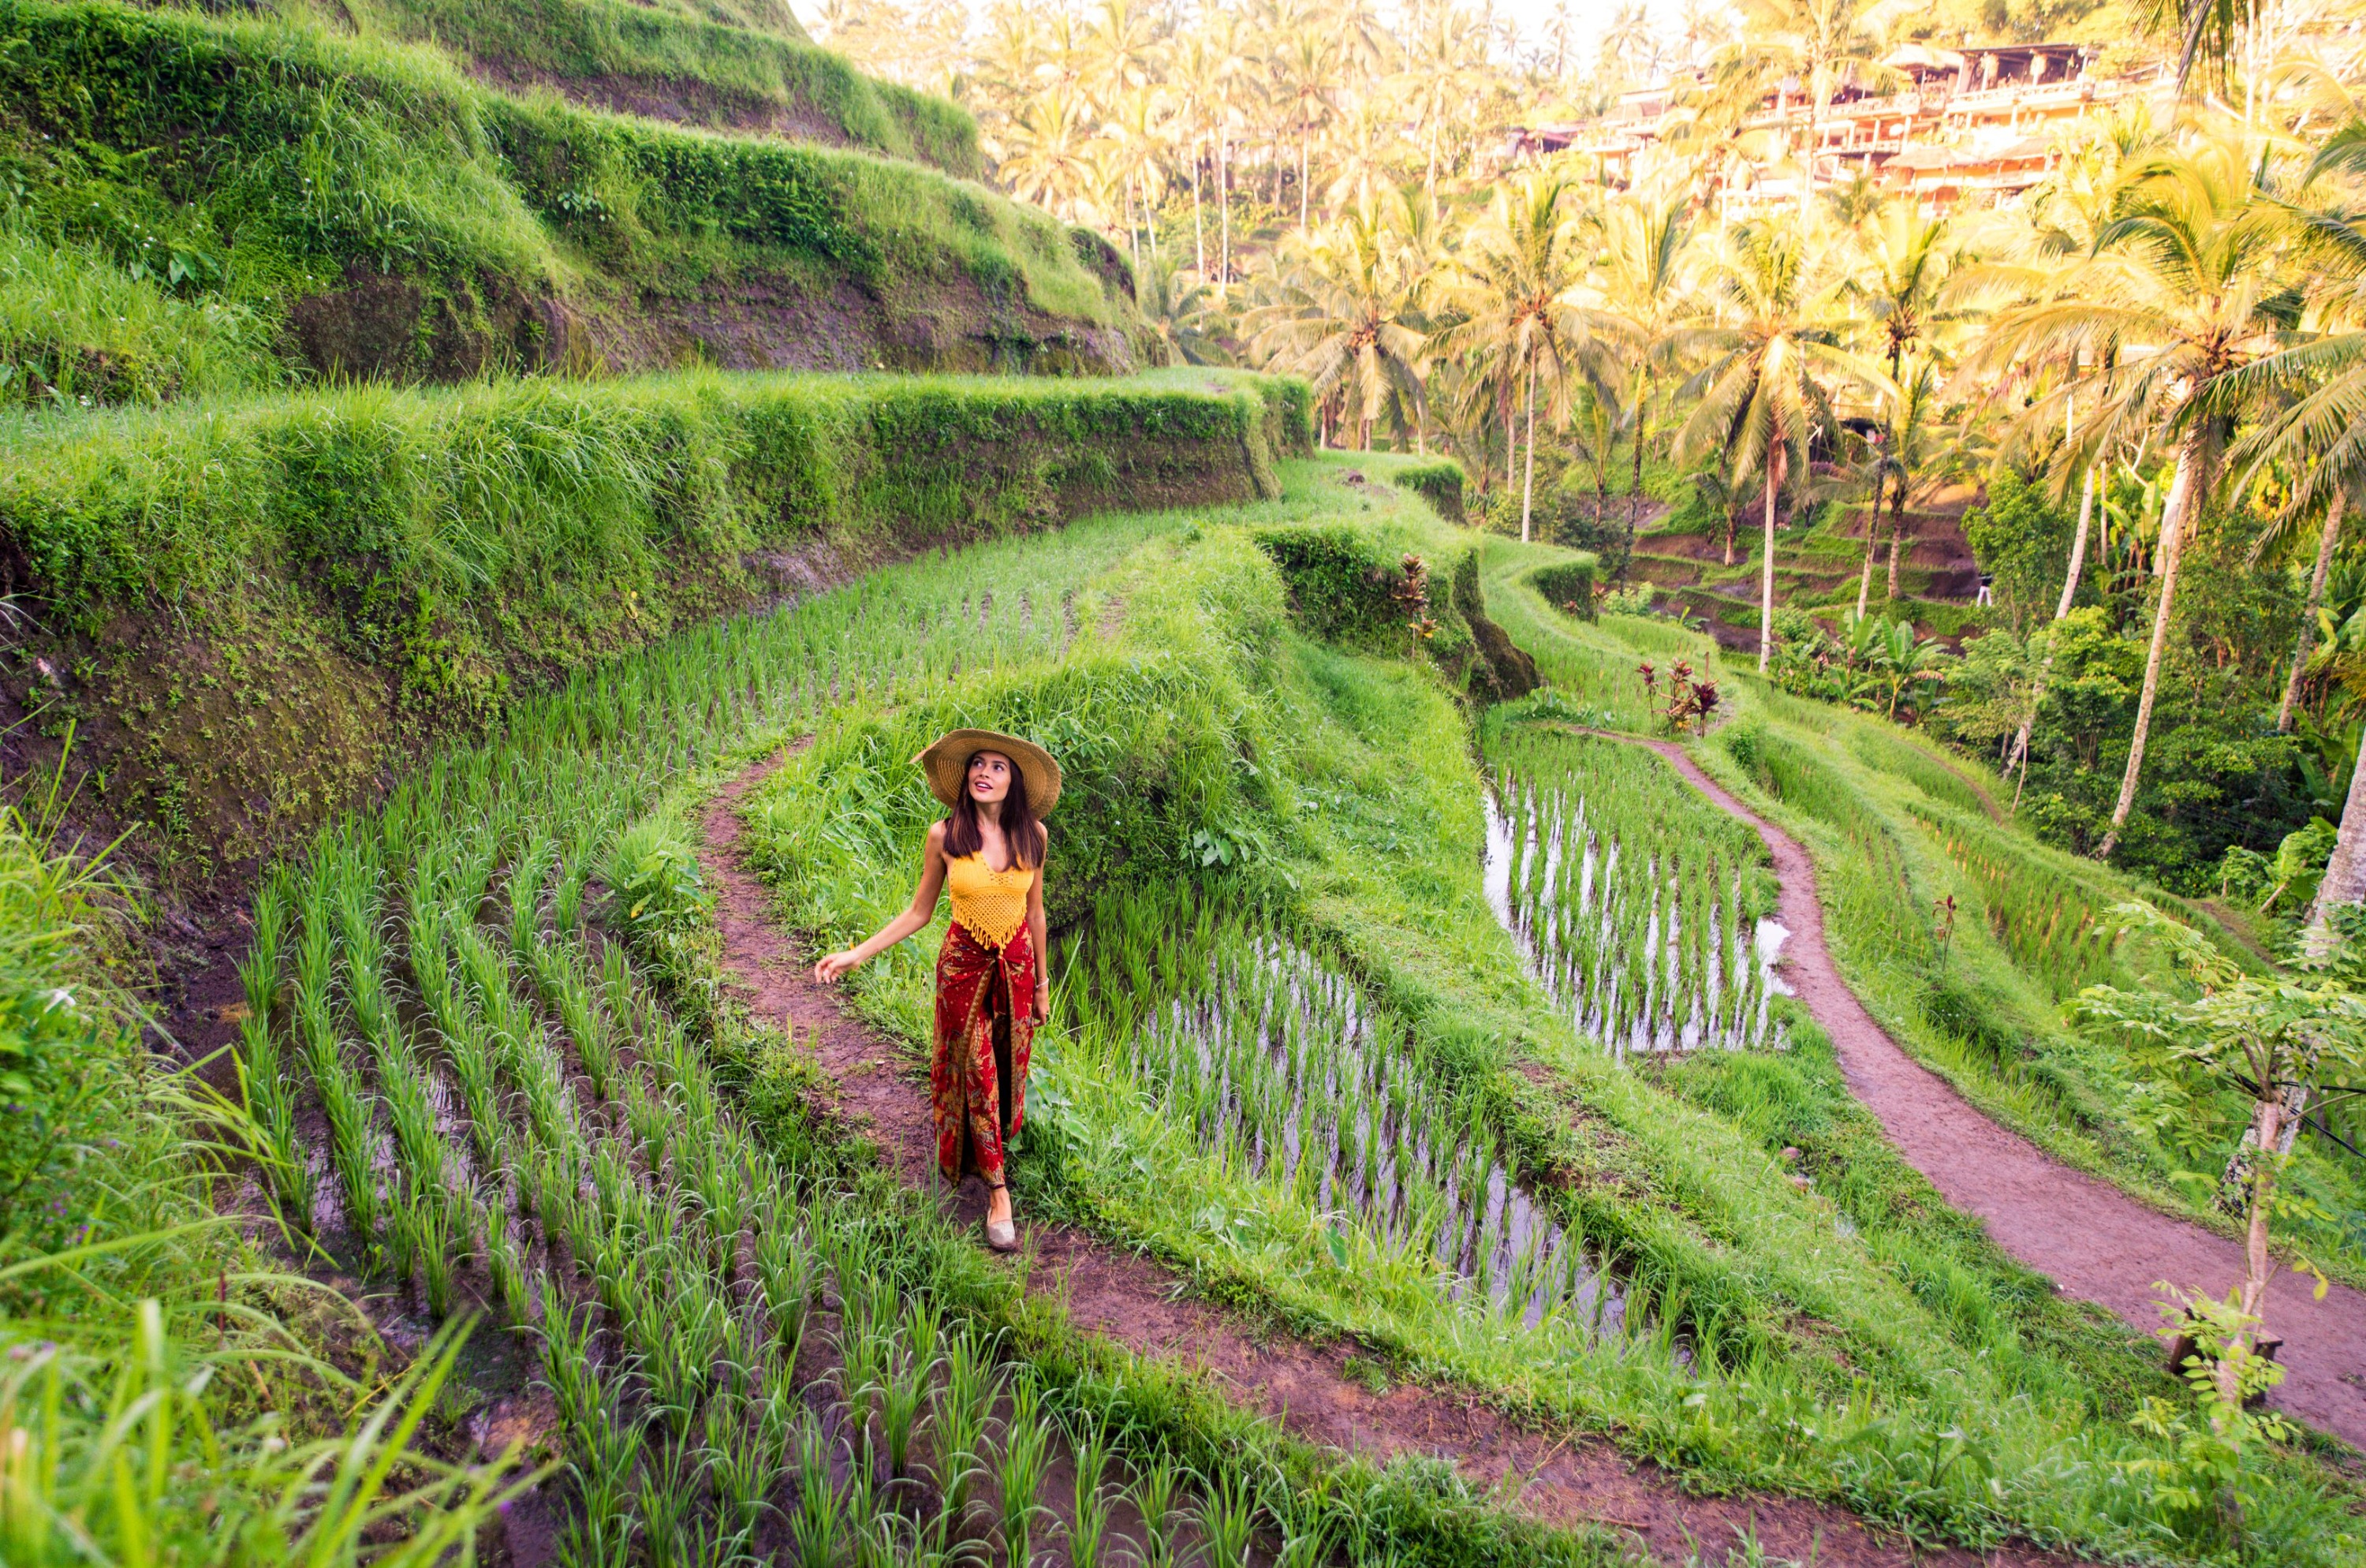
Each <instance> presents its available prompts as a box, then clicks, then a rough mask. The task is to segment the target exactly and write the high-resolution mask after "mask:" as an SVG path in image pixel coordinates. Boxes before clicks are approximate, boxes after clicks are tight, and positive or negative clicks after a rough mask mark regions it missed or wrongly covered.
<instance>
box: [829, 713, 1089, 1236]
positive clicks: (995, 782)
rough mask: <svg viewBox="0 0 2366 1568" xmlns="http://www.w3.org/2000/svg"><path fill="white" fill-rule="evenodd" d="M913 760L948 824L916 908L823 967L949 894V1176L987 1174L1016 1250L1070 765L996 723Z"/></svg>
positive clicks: (922, 919)
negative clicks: (1024, 1135) (1012, 1173)
mask: <svg viewBox="0 0 2366 1568" xmlns="http://www.w3.org/2000/svg"><path fill="white" fill-rule="evenodd" d="M913 761H917V762H918V763H919V764H920V769H921V772H923V773H926V774H927V775H928V780H929V790H930V792H931V793H933V794H934V795H936V797H937V798H938V799H939V800H941V801H942V802H944V804H945V806H946V807H947V813H948V814H947V816H946V817H945V818H944V820H943V821H941V822H939V823H937V824H935V825H934V826H932V827H931V828H929V843H928V848H927V849H925V850H924V851H922V852H921V855H920V886H919V887H918V890H917V891H916V892H914V893H913V895H912V903H911V907H910V908H907V909H906V910H905V911H904V912H903V913H902V914H900V915H898V916H896V918H895V919H892V920H890V921H888V922H887V923H886V924H885V925H884V926H882V927H880V928H879V931H878V932H877V934H875V935H873V937H872V938H871V939H870V940H869V941H868V942H863V943H862V944H861V945H859V946H856V947H850V948H848V949H847V950H846V951H845V952H843V953H831V954H830V955H829V956H828V957H827V958H824V959H823V960H822V961H821V962H820V963H818V964H815V965H814V978H815V979H817V980H818V981H820V982H822V983H823V984H824V985H831V984H835V983H836V982H837V981H838V980H839V978H840V977H841V976H844V975H845V974H846V973H847V972H848V971H849V970H851V969H852V968H854V966H855V965H857V964H862V963H864V962H866V961H867V960H869V959H872V958H874V957H876V956H877V955H879V954H880V953H884V952H886V951H887V950H888V949H889V948H891V947H893V946H895V945H896V943H897V942H901V941H903V940H904V939H905V938H906V937H907V936H910V935H911V934H912V933H913V932H914V931H918V930H920V929H921V928H922V927H924V926H926V925H927V924H928V923H929V921H930V920H932V919H935V918H936V913H937V895H938V894H939V893H940V892H941V891H950V892H951V893H952V900H953V923H952V929H951V930H949V931H946V932H945V945H944V948H943V951H941V953H939V954H938V955H937V1027H936V1049H935V1051H934V1053H933V1054H932V1055H931V1057H930V1060H929V1099H930V1104H931V1108H932V1110H933V1111H934V1113H935V1117H936V1124H937V1168H938V1169H939V1170H940V1171H941V1172H942V1173H943V1175H944V1179H945V1181H946V1182H947V1184H948V1185H956V1184H958V1183H959V1182H960V1181H961V1179H962V1178H963V1175H965V1174H966V1173H967V1172H968V1171H969V1170H971V1169H975V1170H976V1172H977V1173H978V1175H979V1176H981V1177H982V1178H984V1179H985V1180H986V1189H987V1196H986V1245H987V1246H989V1247H993V1248H994V1249H995V1250H996V1251H997V1252H1011V1251H1015V1250H1017V1248H1018V1246H1019V1233H1018V1230H1017V1227H1016V1226H1014V1225H1013V1224H1012V1223H1011V1217H1010V1190H1009V1188H1008V1186H1006V1185H1005V1183H1004V1177H1003V1153H1004V1146H1005V1145H1006V1144H1007V1143H1008V1140H1009V1139H1010V1138H1011V1137H1012V1136H1014V1135H1015V1134H1017V1133H1018V1131H1019V1126H1020V1122H1021V1121H1022V1120H1024V1118H1025V1115H1026V1111H1027V1055H1028V1050H1029V1047H1030V1046H1031V1044H1032V1043H1033V1041H1034V1037H1035V1026H1036V1025H1037V1024H1038V1023H1041V1022H1042V1021H1043V1019H1044V1018H1045V1016H1046V1015H1047V1008H1046V998H1045V996H1044V993H1043V986H1042V976H1041V969H1040V965H1041V964H1042V952H1043V852H1044V850H1045V848H1046V847H1047V844H1048V841H1049V835H1048V834H1047V833H1046V831H1045V830H1044V827H1043V823H1042V818H1043V815H1044V814H1045V813H1046V812H1049V811H1050V810H1051V809H1052V807H1053V804H1054V803H1055V802H1057V801H1058V800H1059V798H1060V764H1059V763H1057V762H1055V761H1053V760H1052V754H1051V753H1050V752H1049V751H1046V750H1043V748H1042V747H1041V746H1038V745H1036V744H1034V743H1033V742H1032V741H1028V740H1021V739H1019V738H1018V737H1017V736H1013V735H999V734H997V733H996V732H995V731H993V730H990V729H955V730H951V731H948V732H947V733H946V734H945V735H944V736H943V737H941V739H939V740H938V741H937V743H936V744H935V745H933V746H931V747H929V749H928V750H925V751H923V752H921V753H920V754H919V755H918V757H916V758H914V759H913Z"/></svg>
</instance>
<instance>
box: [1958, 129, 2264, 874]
mask: <svg viewBox="0 0 2366 1568" xmlns="http://www.w3.org/2000/svg"><path fill="white" fill-rule="evenodd" d="M2289 232H2290V224H2289V223H2288V221H2287V220H2286V218H2285V216H2284V211H2283V209H2280V208H2277V207H2274V206H2272V205H2271V204H2270V203H2268V202H2266V201H2264V200H2262V199H2261V198H2260V197H2259V192H2258V191H2257V189H2256V188H2255V187H2254V186H2253V184H2252V182H2251V176H2250V171H2249V169H2248V167H2247V166H2246V164H2245V163H2244V160H2243V155H2242V149H2241V147H2240V145H2239V144H2238V143H2236V142H2232V141H2227V140H2225V139H2223V138H2222V139H2217V140H2213V141H2207V142H2204V143H2202V144H2201V145H2199V146H2197V147H2196V148H2194V150H2193V151H2191V152H2186V153H2177V154H2169V155H2164V156H2160V157H2157V158H2153V159H2150V160H2147V161H2146V162H2144V163H2141V164H2136V165H2135V167H2133V168H2131V169H2130V170H2128V171H2127V172H2126V175H2125V176H2124V180H2123V182H2122V184H2121V186H2120V188H2119V190H2118V191H2117V192H2116V193H2115V195H2114V197H2113V204H2112V217H2111V218H2110V220H2108V221H2106V222H2105V224H2104V225H2103V227H2102V228H2101V230H2100V231H2097V233H2096V235H2095V241H2094V245H2093V248H2092V250H2091V252H2090V254H2088V256H2087V257H2086V258H2085V259H2084V260H2082V261H2080V262H2079V263H2078V264H2077V265H2075V266H2074V267H2073V268H2071V269H2070V270H2069V272H2068V274H2067V276H2064V277H2063V278H2062V279H2061V282H2060V286H2059V288H2057V290H2056V292H2055V293H2054V294H2053V295H2052V296H2051V297H2049V298H2046V299H2039V300H2036V301H2034V302H2032V303H2029V304H2026V305H2022V306H2018V307H2015V308H2013V309H2011V310H2006V311H2004V312H2003V313H2002V314H2001V315H2000V316H1999V317H1998V319H1997V321H1996V322H1995V324H1994V325H1993V326H1992V327H1991V328H1990V330H1989V333H1988V334H1987V337H1986V338H1985V340H1984V341H1983V343H1982V344H1981V346H1980V351H1979V354H1978V355H1977V362H1976V363H1975V364H1972V365H1967V367H1966V368H1967V369H1968V370H1972V371H1974V372H1975V373H1977V372H1978V371H1980V370H2001V369H2006V368H2010V367H2011V365H2012V364H2013V363H2014V362H2015V361H2032V360H2043V361H2049V362H2055V363H2067V364H2068V365H2070V366H2072V367H2074V368H2073V370H2072V373H2071V374H2070V375H2068V376H2067V377H2066V378H2065V379H2064V383H2063V386H2062V388H2061V389H2060V390H2059V391H2058V392H2056V394H2054V396H2053V397H2048V398H2042V399H2040V400H2038V401H2037V402H2036V403H2035V404H2034V405H2033V406H2032V407H2031V409H2030V411H2029V412H2028V414H2027V415H2026V416H2024V423H2027V422H2029V421H2036V420H2043V421H2045V423H2047V424H2048V425H2051V424H2052V423H2053V422H2054V421H2055V419H2056V408H2055V406H2054V398H2055V397H2061V398H2067V397H2070V396H2076V397H2077V398H2078V400H2079V405H2080V406H2081V407H2082V408H2083V407H2089V406H2091V407H2092V408H2093V409H2094V411H2095V412H2094V413H2093V415H2092V416H2091V417H2090V418H2089V419H2088V421H2087V422H2086V424H2085V427H2084V428H2083V429H2082V430H2080V431H2079V435H2078V438H2077V439H2076V440H2074V441H2069V442H2066V443H2064V444H2063V446H2062V448H2061V452H2060V456H2059V457H2057V458H2056V463H2057V465H2065V464H2067V465H2075V466H2076V467H2075V468H2064V469H2062V471H2061V472H2059V473H2057V476H2056V484H2057V487H2059V488H2067V475H2068V473H2070V472H2075V471H2077V469H2078V468H2084V467H2086V466H2087V465H2089V464H2091V463H2092V462H2093V461H2094V460H2095V456H2096V454H2097V453H2099V452H2101V451H2102V450H2104V449H2105V448H2107V447H2110V446H2118V445H2125V446H2132V447H2142V446H2145V445H2146V444H2147V443H2149V442H2150V441H2152V440H2153V439H2155V438H2156V437H2157V438H2158V439H2161V440H2164V441H2167V442H2169V443H2172V444H2173V446H2174V451H2175V459H2174V463H2175V468H2174V477H2173V478H2172V479H2171V480H2170V482H2169V504H2168V507H2167V510H2166V511H2165V512H2164V513H2163V515H2162V519H2161V536H2160V543H2159V546H2158V557H2157V559H2158V571H2159V578H2160V596H2159V599H2158V604H2156V607H2155V609H2154V612H2153V627H2152V641H2151V646H2150V648H2149V649H2148V650H2147V652H2146V656H2145V677H2144V688H2143V692H2142V694H2140V695H2139V696H2138V698H2137V701H2136V719H2135V734H2134V735H2133V737H2132V738H2131V739H2130V742H2129V746H2128V761H2127V769H2126V772H2125V773H2124V775H2123V777H2122V778H2121V781H2120V794H2119V799H2118V801H2117V802H2116V803H2115V804H2114V805H2113V808H2112V822H2111V828H2110V829H2109V830H2108V831H2107V832H2106V833H2105V834H2104V836H2103V840H2102V842H2101V845H2100V846H2099V848H2098V850H2097V854H2098V856H2099V857H2101V858H2109V857H2110V855H2111V853H2112V852H2113V850H2114V849H2116V848H2117V847H2118V844H2119V840H2120V835H2121V833H2122V831H2123V830H2124V829H2125V828H2126V826H2127V819H2128V813H2129V810H2130V809H2131V808H2132V807H2134V806H2135V795H2136V784H2137V781H2138V780H2139V778H2140V777H2141V776H2142V773H2143V769H2144V756H2145V748H2146V741H2147V740H2148V739H2149V738H2150V734H2151V728H2152V715H2153V706H2154V704H2155V703H2156V702H2157V701H2158V697H2159V694H2160V670H2161V659H2162V655H2163V653H2164V651H2165V650H2166V649H2167V647H2168V642H2169V626H2170V624H2171V617H2172V615H2173V613H2174V610H2175V606H2176V600H2177V582H2178V570H2179V567H2180V563H2181V561H2182V558H2183V552H2184V548H2185V546H2186V544H2187V542H2188V541H2189V540H2190V538H2191V536H2192V533H2193V530H2194V527H2195V525H2196V524H2197V523H2198V521H2199V518H2200V516H2201V512H2202V508H2203V504H2204V503H2205V502H2206V501H2207V499H2208V497H2209V496H2210V494H2211V492H2212V491H2213V489H2214V485H2215V481H2216V478H2217V473H2216V469H2217V463H2218V457H2219V447H2220V446H2221V443H2222V440H2223V436H2224V434H2225V426H2226V423H2227V422H2228V420H2229V419H2230V417H2231V415H2232V414H2233V412H2235V409H2234V405H2233V403H2232V402H2231V400H2230V398H2231V394H2233V393H2236V392H2242V391H2246V390H2248V388H2247V387H2246V385H2245V384H2244V383H2242V382H2240V381H2234V380H2229V379H2228V378H2230V377H2233V376H2234V375H2235V373H2236V372H2237V371H2240V370H2241V369H2242V368H2243V367H2246V366H2248V365H2250V364H2253V363H2255V362H2256V361H2258V360H2259V359H2261V358H2263V357H2265V356H2266V355H2269V354H2270V353H2272V352H2274V351H2275V350H2276V349H2277V348H2278V347H2279V346H2281V344H2280V339H2281V337H2282V334H2283V333H2286V332H2287V331H2288V330H2290V329H2291V328H2292V327H2293V325H2294V324H2295V322H2296V321H2297V320H2298V318H2299V313H2300V303H2301V301H2300V296H2299V294H2298V293H2297V292H2296V291H2295V289H2294V288H2293V285H2292V283H2291V281H2290V279H2289V278H2288V276H2286V272H2285V267H2284V265H2283V264H2284V253H2285V249H2286V245H2287V239H2288V235H2289Z"/></svg>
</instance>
